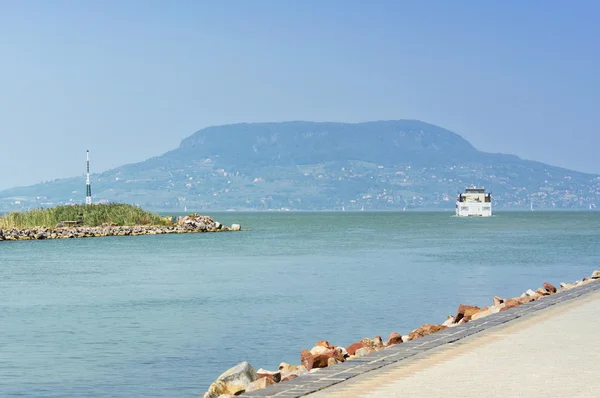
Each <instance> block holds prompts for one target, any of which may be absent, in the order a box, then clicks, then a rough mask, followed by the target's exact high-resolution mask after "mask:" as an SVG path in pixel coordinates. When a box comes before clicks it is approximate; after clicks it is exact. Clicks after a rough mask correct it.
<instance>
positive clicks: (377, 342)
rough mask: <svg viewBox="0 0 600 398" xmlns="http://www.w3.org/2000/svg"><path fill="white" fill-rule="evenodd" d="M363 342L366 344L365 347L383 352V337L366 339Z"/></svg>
mask: <svg viewBox="0 0 600 398" xmlns="http://www.w3.org/2000/svg"><path fill="white" fill-rule="evenodd" d="M361 342H362V343H365V345H366V346H367V347H369V348H370V349H372V350H373V351H380V350H383V341H382V340H381V336H375V337H374V338H372V339H370V338H368V337H365V338H364V339H362V340H361Z"/></svg>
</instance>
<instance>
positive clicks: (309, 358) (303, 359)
mask: <svg viewBox="0 0 600 398" xmlns="http://www.w3.org/2000/svg"><path fill="white" fill-rule="evenodd" d="M314 361H315V357H314V356H313V354H311V353H310V352H309V351H307V350H302V351H301V352H300V363H301V364H302V366H304V367H305V368H306V370H311V369H312V368H313V364H314Z"/></svg>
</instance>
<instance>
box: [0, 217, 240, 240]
mask: <svg viewBox="0 0 600 398" xmlns="http://www.w3.org/2000/svg"><path fill="white" fill-rule="evenodd" d="M241 230H242V227H241V225H240V224H232V225H231V226H225V225H223V224H221V223H220V222H217V221H214V220H213V219H212V218H210V217H208V216H200V215H190V216H185V217H180V218H178V220H177V223H176V224H173V225H134V226H126V225H123V226H118V225H114V224H108V223H106V224H103V225H101V226H95V227H88V226H74V227H62V226H57V227H55V228H47V227H36V228H14V227H13V228H9V229H4V230H2V229H0V242H2V241H7V242H8V241H26V240H54V239H83V238H101V237H107V236H143V235H169V234H186V233H203V232H229V231H241Z"/></svg>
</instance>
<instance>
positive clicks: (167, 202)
mask: <svg viewBox="0 0 600 398" xmlns="http://www.w3.org/2000/svg"><path fill="white" fill-rule="evenodd" d="M471 183H477V184H478V185H485V186H486V188H488V189H489V190H492V191H493V192H495V202H497V206H499V207H506V208H522V207H525V206H529V202H530V201H531V200H535V201H536V203H537V207H538V208H539V207H542V208H544V207H545V208H585V207H586V206H589V207H592V206H596V205H598V204H600V203H598V202H599V198H600V177H598V176H597V175H595V174H591V173H583V172H577V171H572V170H568V169H565V168H561V167H557V166H550V165H546V164H544V163H541V162H537V161H532V160H524V159H521V158H519V157H517V156H515V155H509V154H502V153H487V152H483V151H479V150H477V149H476V148H475V147H474V146H473V145H472V144H471V143H470V142H468V141H467V140H465V139H464V138H463V137H461V136H460V135H459V134H457V133H454V132H452V131H450V130H447V129H444V128H442V127H439V126H436V125H433V124H430V123H425V122H422V121H419V120H386V121H372V122H362V123H338V122H307V121H291V122H255V123H236V124H228V125H221V126H210V127H206V128H203V129H201V130H198V131H196V132H195V133H193V134H191V135H190V136H188V137H186V138H184V139H183V140H182V141H181V143H180V144H179V146H178V147H177V148H174V149H173V150H170V151H167V152H166V153H164V154H162V155H158V156H154V157H151V158H149V159H147V160H145V161H142V162H137V163H131V164H127V165H123V166H120V167H117V168H114V169H111V170H107V171H105V172H103V173H99V174H94V175H93V179H92V190H93V193H94V195H95V200H96V201H98V200H101V201H124V202H127V203H136V204H140V205H143V206H145V207H148V208H153V209H172V210H175V209H183V208H186V207H187V208H190V209H198V210H201V209H209V210H226V209H238V210H250V209H253V210H257V209H260V210H267V209H290V210H323V209H331V210H333V209H339V208H341V207H342V206H344V207H346V208H349V209H352V208H358V207H365V208H367V209H395V208H404V207H409V208H447V209H451V208H453V207H454V198H453V196H454V195H455V194H456V192H457V191H460V190H462V189H464V187H465V186H466V185H470V184H471ZM82 189H83V183H82V181H81V179H80V178H79V177H73V178H66V179H60V180H54V181H50V182H46V183H41V184H35V185H32V186H28V187H17V188H11V189H8V190H4V191H1V192H0V210H2V209H5V210H6V209H12V208H18V207H19V206H21V207H22V206H29V207H31V206H52V205H56V204H59V203H79V202H80V201H81V200H82V199H83V197H82V196H83V195H82V193H81V191H82ZM16 202H19V203H16Z"/></svg>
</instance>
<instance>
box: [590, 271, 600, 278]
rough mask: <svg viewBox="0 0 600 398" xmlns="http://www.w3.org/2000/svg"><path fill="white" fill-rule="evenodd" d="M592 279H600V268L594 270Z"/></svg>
mask: <svg viewBox="0 0 600 398" xmlns="http://www.w3.org/2000/svg"><path fill="white" fill-rule="evenodd" d="M592 279H600V270H595V271H594V272H592Z"/></svg>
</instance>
